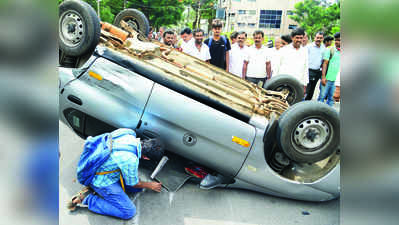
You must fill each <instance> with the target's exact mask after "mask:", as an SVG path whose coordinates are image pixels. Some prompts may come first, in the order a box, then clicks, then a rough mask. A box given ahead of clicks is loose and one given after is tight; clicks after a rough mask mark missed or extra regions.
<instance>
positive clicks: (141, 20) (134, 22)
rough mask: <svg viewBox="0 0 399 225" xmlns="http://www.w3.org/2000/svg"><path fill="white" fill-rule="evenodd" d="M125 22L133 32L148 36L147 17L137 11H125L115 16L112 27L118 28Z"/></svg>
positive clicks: (148, 24) (148, 25)
mask: <svg viewBox="0 0 399 225" xmlns="http://www.w3.org/2000/svg"><path fill="white" fill-rule="evenodd" d="M122 20H123V21H125V22H126V23H127V24H129V26H130V27H132V28H133V29H134V30H136V31H139V32H140V33H141V34H145V36H147V35H148V32H149V31H150V23H149V22H148V19H147V17H146V16H145V15H144V14H143V13H142V12H141V11H139V10H137V9H125V10H122V11H121V12H119V13H118V15H116V16H115V20H114V25H115V26H117V27H120V22H121V21H122Z"/></svg>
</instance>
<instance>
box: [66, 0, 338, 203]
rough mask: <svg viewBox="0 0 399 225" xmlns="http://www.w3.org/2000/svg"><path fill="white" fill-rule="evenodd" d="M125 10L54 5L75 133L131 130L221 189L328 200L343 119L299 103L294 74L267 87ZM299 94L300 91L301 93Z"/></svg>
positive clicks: (334, 189)
mask: <svg viewBox="0 0 399 225" xmlns="http://www.w3.org/2000/svg"><path fill="white" fill-rule="evenodd" d="M148 24H149V23H148V20H147V18H146V17H145V16H144V15H143V14H142V13H141V12H139V11H137V10H134V9H127V10H124V11H122V12H121V13H120V14H119V15H117V16H116V21H115V25H111V24H107V23H103V22H100V21H99V20H98V17H97V16H96V13H95V11H94V10H93V9H92V8H91V7H90V5H88V4H87V3H85V2H82V1H75V0H72V1H65V2H63V3H62V4H61V5H60V10H59V46H60V66H59V81H60V84H59V113H60V114H59V117H60V120H61V121H63V122H64V123H65V124H67V125H68V126H69V127H70V128H71V129H73V131H74V132H75V133H76V134H78V135H79V136H81V137H83V138H85V137H87V136H95V135H98V134H101V133H105V132H110V131H112V130H115V129H117V128H122V127H126V128H131V129H134V130H135V131H136V132H137V134H138V135H139V136H141V137H143V138H154V137H158V138H160V139H161V140H162V141H163V142H164V143H165V145H166V149H167V150H168V151H171V152H173V153H176V154H178V155H181V156H183V157H185V158H187V159H190V160H192V161H194V162H196V163H198V164H201V165H204V166H206V167H208V168H210V169H212V170H214V171H216V172H217V173H219V174H221V175H222V176H223V177H227V178H228V179H224V181H223V182H222V183H220V184H219V185H218V187H226V188H243V189H248V190H253V191H258V192H262V193H266V194H272V195H275V196H280V197H286V198H293V199H300V200H308V201H326V200H330V199H334V198H337V197H338V196H339V195H340V151H339V140H340V136H339V135H340V130H339V129H340V125H339V117H338V113H337V112H336V111H335V110H334V109H333V108H331V107H329V106H327V105H326V104H322V103H318V102H313V101H306V102H301V100H302V98H303V90H302V87H301V85H300V84H299V82H298V81H296V80H295V79H294V78H292V77H290V76H286V75H278V76H275V77H273V78H272V79H271V80H270V81H268V82H267V83H266V86H265V88H266V89H263V88H260V87H257V86H255V85H253V84H251V83H249V82H247V81H245V80H242V79H241V78H238V77H237V76H234V75H232V74H230V73H227V72H226V71H223V70H221V69H219V68H216V67H214V66H212V65H209V64H207V63H205V62H203V61H200V60H198V59H196V58H194V57H191V56H189V55H187V54H185V53H182V52H179V51H177V50H175V49H172V48H170V47H168V46H165V45H163V44H162V43H159V42H157V41H150V40H147V39H146V36H147V33H148V28H149V25H148ZM301 95H302V96H301Z"/></svg>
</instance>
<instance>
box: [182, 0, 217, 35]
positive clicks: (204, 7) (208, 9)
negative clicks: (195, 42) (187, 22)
mask: <svg viewBox="0 0 399 225" xmlns="http://www.w3.org/2000/svg"><path fill="white" fill-rule="evenodd" d="M217 2H218V0H187V1H186V4H187V5H189V6H191V8H192V9H193V10H194V12H195V19H194V22H193V28H197V25H198V24H199V21H200V20H201V19H207V20H208V30H211V23H212V20H213V19H214V18H215V17H216V5H217Z"/></svg>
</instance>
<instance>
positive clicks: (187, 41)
mask: <svg viewBox="0 0 399 225" xmlns="http://www.w3.org/2000/svg"><path fill="white" fill-rule="evenodd" d="M180 37H181V39H180V40H179V42H178V44H177V45H178V47H179V48H180V49H181V50H182V51H184V49H185V48H187V47H189V46H190V45H192V44H194V38H193V33H192V32H191V29H190V28H188V27H186V28H184V29H183V30H182V31H181V32H180Z"/></svg>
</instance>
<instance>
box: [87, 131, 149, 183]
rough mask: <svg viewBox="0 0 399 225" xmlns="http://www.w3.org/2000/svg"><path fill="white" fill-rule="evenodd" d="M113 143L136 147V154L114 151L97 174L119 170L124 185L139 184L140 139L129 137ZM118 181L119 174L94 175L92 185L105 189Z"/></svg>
mask: <svg viewBox="0 0 399 225" xmlns="http://www.w3.org/2000/svg"><path fill="white" fill-rule="evenodd" d="M115 142H118V143H121V144H129V145H132V144H133V145H135V146H136V147H137V156H136V154H134V153H132V152H128V151H114V152H112V153H111V155H110V157H109V159H108V160H107V161H106V162H105V163H104V164H103V165H102V166H101V167H100V168H99V169H98V171H97V172H105V171H113V170H118V169H119V170H120V171H121V172H122V176H123V181H124V183H125V185H128V186H134V185H136V184H138V182H139V176H138V175H139V174H138V168H139V159H140V157H141V143H140V139H138V138H135V137H133V136H131V135H126V136H123V137H120V138H118V139H116V140H114V144H115ZM119 181H120V172H115V173H110V174H104V175H95V176H94V179H93V181H92V184H93V185H94V186H96V187H99V188H101V187H106V186H109V185H111V184H114V183H116V182H119Z"/></svg>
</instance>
